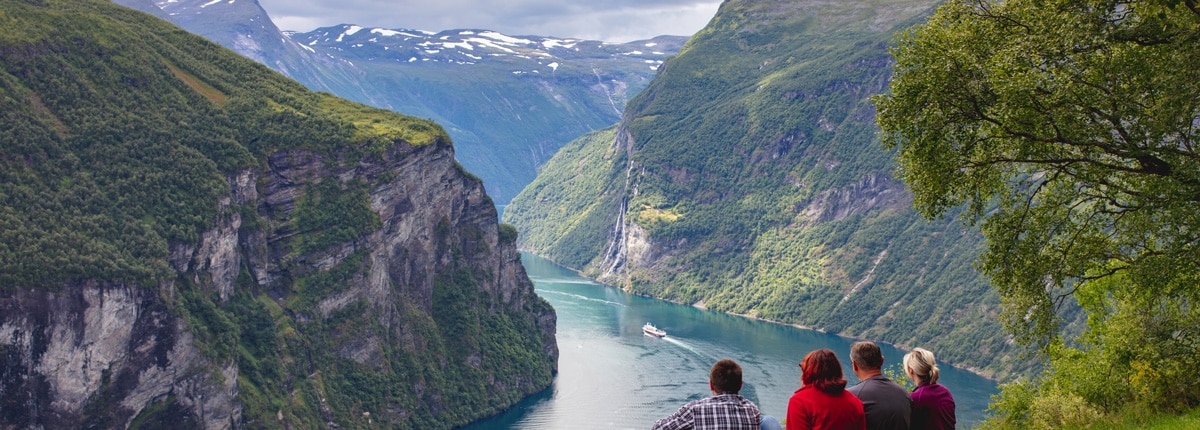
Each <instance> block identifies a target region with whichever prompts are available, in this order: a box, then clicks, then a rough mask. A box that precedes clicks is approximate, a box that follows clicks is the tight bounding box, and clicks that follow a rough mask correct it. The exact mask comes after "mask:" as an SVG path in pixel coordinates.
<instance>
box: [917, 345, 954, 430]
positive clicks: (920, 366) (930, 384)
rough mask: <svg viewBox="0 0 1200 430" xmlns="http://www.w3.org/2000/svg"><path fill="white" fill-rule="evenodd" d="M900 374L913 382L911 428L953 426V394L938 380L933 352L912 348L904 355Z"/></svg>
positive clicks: (949, 427)
mask: <svg viewBox="0 0 1200 430" xmlns="http://www.w3.org/2000/svg"><path fill="white" fill-rule="evenodd" d="M904 373H907V374H908V379H911V380H912V381H913V382H915V383H916V384H917V388H914V389H913V391H912V394H911V397H912V402H913V406H912V427H911V428H913V429H936V430H944V429H953V428H954V425H955V421H956V418H955V416H954V396H952V395H950V390H949V389H946V387H945V386H943V385H942V384H939V383H937V381H938V367H937V361H936V360H935V359H934V357H933V353H932V352H930V351H928V350H925V349H921V348H915V349H913V351H912V352H910V353H908V354H905V355H904Z"/></svg>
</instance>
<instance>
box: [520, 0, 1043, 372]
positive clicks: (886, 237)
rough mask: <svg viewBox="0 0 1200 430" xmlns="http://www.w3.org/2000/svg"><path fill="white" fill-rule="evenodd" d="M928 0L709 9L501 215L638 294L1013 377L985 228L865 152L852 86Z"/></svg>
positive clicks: (574, 263) (1021, 365)
mask: <svg viewBox="0 0 1200 430" xmlns="http://www.w3.org/2000/svg"><path fill="white" fill-rule="evenodd" d="M935 3H936V2H932V1H887V2H836V3H829V2H808V1H801V2H791V1H788V2H784V1H728V2H725V3H724V4H722V6H721V8H720V10H719V11H718V13H717V15H716V17H715V18H714V19H713V20H712V21H711V22H710V24H709V25H708V27H706V28H705V29H703V30H701V31H700V32H699V33H697V34H696V35H695V36H694V37H692V39H691V40H689V41H688V43H687V44H686V45H685V46H684V47H683V49H682V50H681V51H680V53H679V54H678V55H677V56H675V57H673V58H671V59H669V60H668V61H667V62H666V63H665V64H664V65H663V67H662V68H661V70H660V72H659V75H658V76H656V77H655V79H654V81H653V82H651V84H650V85H649V86H648V87H647V88H646V90H644V91H643V92H642V93H640V94H639V95H638V96H637V97H635V98H634V99H633V100H631V101H630V103H629V104H628V106H627V107H626V110H625V113H624V115H623V117H622V120H621V121H620V123H618V124H617V125H616V126H615V127H613V128H611V129H608V130H604V131H601V132H598V133H594V134H590V135H588V136H585V137H584V138H581V139H579V140H577V141H575V142H573V143H571V144H569V145H567V146H566V147H564V148H563V150H562V151H560V153H559V154H558V155H556V156H555V158H553V159H552V160H551V161H550V162H548V163H547V164H546V166H545V167H544V168H543V169H542V171H541V172H540V174H539V176H538V178H537V179H536V180H535V181H534V182H533V183H531V184H530V186H529V187H527V188H526V189H525V190H524V191H523V192H522V193H521V194H520V195H519V196H518V197H517V198H516V199H514V201H513V203H512V205H510V206H509V207H508V208H506V209H505V213H504V216H505V221H506V222H510V223H512V224H514V225H515V226H517V227H518V229H519V230H520V231H521V232H522V236H521V239H520V243H521V245H522V246H523V247H526V248H528V249H531V250H533V251H534V252H537V253H539V254H542V255H545V256H548V257H550V258H553V259H554V260H556V261H558V262H559V263H561V264H564V265H567V266H570V267H573V268H577V269H580V270H582V271H583V272H584V273H585V274H587V275H590V276H594V277H597V278H599V279H601V280H602V281H605V282H609V283H613V284H618V285H620V286H622V287H623V288H625V289H628V290H630V291H633V292H636V293H640V294H647V295H651V296H655V297H660V298H664V299H668V300H673V301H677V302H681V303H686V304H693V305H696V306H703V307H707V308H708V309H713V310H718V311H725V312H732V313H738V314H745V315H750V316H754V317H759V318H765V319H770V320H774V321H780V322H785V323H791V324H798V325H803V326H809V327H814V328H820V329H823V330H827V331H830V332H834V333H839V334H843V335H848V336H856V337H863V338H870V339H875V340H881V341H885V342H890V343H894V344H897V345H899V346H901V347H915V346H922V347H926V348H930V349H932V350H934V351H936V352H937V353H938V357H939V358H943V359H945V360H947V361H950V362H952V363H956V364H958V365H961V366H966V367H969V368H972V369H974V370H977V371H979V372H981V373H983V374H986V375H992V376H995V377H999V378H1009V377H1013V376H1015V375H1017V374H1021V373H1023V372H1027V371H1029V369H1031V367H1033V366H1032V365H1031V363H1030V362H1029V361H1027V360H1025V359H1023V358H1022V357H1021V356H1020V355H1019V354H1018V349H1017V348H1015V347H1014V346H1013V345H1012V343H1011V342H1010V338H1009V337H1008V336H1007V334H1006V333H1005V332H1004V331H1003V329H1002V327H1001V324H1000V323H999V321H998V314H999V312H1000V308H1001V302H1000V299H999V296H998V295H997V294H996V293H995V292H994V291H993V290H992V289H991V288H990V287H989V286H988V283H987V281H986V280H985V279H984V278H983V277H982V276H981V275H980V274H979V273H978V272H977V271H976V270H975V268H974V267H973V264H972V263H973V262H974V260H975V258H976V256H978V255H979V254H980V252H982V251H983V250H984V243H983V241H982V236H981V235H980V234H979V233H978V231H976V230H974V229H972V228H969V227H968V226H966V225H964V224H962V223H961V222H959V221H957V220H955V219H953V217H952V216H951V217H949V218H946V219H940V220H934V221H926V220H924V219H923V218H922V217H921V216H920V215H919V214H918V213H917V212H915V211H914V210H913V209H912V200H911V199H912V196H911V194H910V193H909V192H908V191H907V190H906V189H905V187H904V185H903V184H902V183H901V182H900V181H898V180H896V179H894V178H893V177H892V175H891V172H892V170H893V169H894V167H895V164H894V163H893V161H892V159H891V158H892V154H890V153H889V152H887V151H882V150H880V142H879V139H878V137H877V130H878V128H877V127H876V126H875V125H874V113H875V112H874V106H873V105H872V104H871V102H870V101H869V98H870V97H871V96H872V95H874V94H878V93H881V92H883V91H885V90H886V88H887V84H888V80H889V76H890V72H891V65H892V62H891V59H890V57H889V55H888V51H887V49H888V47H889V46H890V45H891V43H892V41H893V34H894V33H895V32H896V31H898V30H900V29H903V28H905V27H907V26H909V25H912V24H914V23H916V22H919V20H920V19H922V17H923V16H925V15H926V14H928V13H929V12H931V11H932V8H933V6H934V4H935ZM950 215H953V213H951V214H950Z"/></svg>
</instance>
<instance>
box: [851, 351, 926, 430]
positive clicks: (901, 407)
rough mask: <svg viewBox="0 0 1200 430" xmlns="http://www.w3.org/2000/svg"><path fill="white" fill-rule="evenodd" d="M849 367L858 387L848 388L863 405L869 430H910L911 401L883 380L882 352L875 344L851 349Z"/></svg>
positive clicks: (898, 387)
mask: <svg viewBox="0 0 1200 430" xmlns="http://www.w3.org/2000/svg"><path fill="white" fill-rule="evenodd" d="M850 367H851V369H852V370H853V371H854V375H855V376H857V377H858V379H859V382H858V384H856V385H854V386H853V387H850V388H847V389H846V391H849V392H850V394H853V395H854V396H855V397H858V399H859V400H861V401H862V404H863V411H865V412H866V414H867V429H868V430H874V429H879V430H908V428H909V419H910V418H911V417H912V399H911V398H909V397H908V391H905V390H904V387H901V386H900V384H897V383H896V381H893V380H891V379H888V377H886V376H883V371H882V369H883V352H882V351H880V350H879V345H876V344H874V343H872V342H855V343H854V344H853V345H850Z"/></svg>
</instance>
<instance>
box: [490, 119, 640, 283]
mask: <svg viewBox="0 0 1200 430" xmlns="http://www.w3.org/2000/svg"><path fill="white" fill-rule="evenodd" d="M614 138H615V130H614V129H613V128H608V129H605V130H600V131H596V132H593V133H589V134H587V135H584V136H582V137H580V138H579V139H576V140H575V141H572V142H571V143H569V144H567V145H566V146H564V147H563V148H562V149H561V150H559V152H558V153H557V154H555V156H554V158H551V159H550V161H548V162H547V163H546V165H545V166H543V168H542V171H541V173H539V174H538V176H537V178H535V179H534V180H533V182H532V183H530V184H529V186H528V187H526V188H525V189H524V190H522V191H521V194H519V195H517V197H515V198H514V199H513V203H512V204H510V205H509V206H507V207H506V208H505V209H504V220H505V222H509V223H512V224H513V225H514V226H515V227H516V228H517V229H518V230H522V234H521V238H520V242H521V243H522V244H523V245H524V246H528V247H531V248H533V249H539V250H551V249H553V250H555V251H554V253H555V255H554V257H555V259H556V260H557V261H558V262H559V263H560V264H565V265H568V266H571V267H583V266H584V265H586V264H587V263H588V262H590V261H591V260H592V259H593V258H595V256H596V255H598V254H600V253H601V252H603V251H604V242H605V240H606V238H607V234H608V233H609V232H610V231H611V223H612V221H611V220H610V217H611V211H612V210H613V206H616V205H617V204H618V199H619V198H620V196H621V194H620V193H621V190H620V189H619V188H616V187H617V186H619V184H620V182H619V179H618V178H619V177H620V175H621V173H622V172H623V169H622V168H621V166H623V165H624V162H623V161H620V160H624V158H623V157H624V154H623V153H622V152H620V151H619V149H618V148H616V147H614V145H613V144H612V142H613V139H614Z"/></svg>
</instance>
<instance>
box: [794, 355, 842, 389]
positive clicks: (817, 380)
mask: <svg viewBox="0 0 1200 430" xmlns="http://www.w3.org/2000/svg"><path fill="white" fill-rule="evenodd" d="M800 383H801V384H803V385H804V386H812V387H813V388H816V389H818V390H821V391H825V392H829V393H838V392H840V391H842V390H843V389H845V388H846V378H843V377H842V363H840V362H838V359H837V354H834V353H833V351H830V350H828V349H818V350H815V351H813V352H810V353H808V355H805V356H804V360H803V361H801V362H800Z"/></svg>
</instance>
